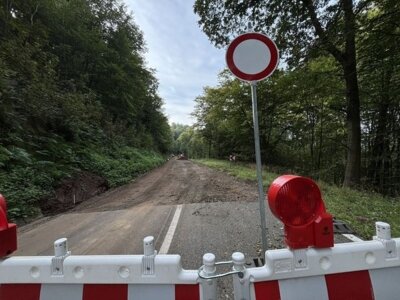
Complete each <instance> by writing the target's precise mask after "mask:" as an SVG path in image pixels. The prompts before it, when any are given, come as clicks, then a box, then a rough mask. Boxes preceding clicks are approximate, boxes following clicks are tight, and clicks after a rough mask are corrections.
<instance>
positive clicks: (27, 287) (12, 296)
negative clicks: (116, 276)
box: [0, 284, 200, 300]
mask: <svg viewBox="0 0 400 300" xmlns="http://www.w3.org/2000/svg"><path fill="white" fill-rule="evenodd" d="M0 299H2V300H3V299H5V300H55V299H57V300H103V299H104V300H110V299H112V300H137V299H165V300H167V299H168V300H170V299H171V300H172V299H174V300H200V289H199V285H198V284H193V285H187V284H182V285H180V284H178V285H170V284H164V285H160V284H157V285H152V284H2V285H0Z"/></svg>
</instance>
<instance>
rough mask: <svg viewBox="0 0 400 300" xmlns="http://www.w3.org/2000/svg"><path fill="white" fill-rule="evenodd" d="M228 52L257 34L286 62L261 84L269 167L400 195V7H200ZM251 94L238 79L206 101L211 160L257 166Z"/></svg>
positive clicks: (224, 76) (201, 104) (210, 91)
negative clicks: (239, 38) (246, 35)
mask: <svg viewBox="0 0 400 300" xmlns="http://www.w3.org/2000/svg"><path fill="white" fill-rule="evenodd" d="M194 11H195V13H197V14H198V15H199V17H200V20H199V25H200V28H201V29H202V30H203V31H204V32H205V33H206V34H207V36H208V37H209V39H210V40H211V41H212V42H213V43H214V44H215V45H216V46H219V47H222V46H226V45H227V44H228V43H229V42H230V41H231V40H232V39H233V37H235V36H236V35H238V34H241V33H243V32H247V31H248V30H254V31H258V32H263V33H266V34H268V35H270V36H271V37H272V38H273V39H274V40H275V41H276V42H277V44H278V48H279V49H280V51H281V54H282V60H283V61H284V63H283V64H282V66H281V70H280V71H277V72H275V73H274V74H273V76H272V77H270V78H268V80H266V81H263V82H261V83H259V85H258V95H259V98H258V101H259V104H258V108H259V115H260V135H261V148H262V152H263V161H264V162H265V163H268V164H274V165H277V166H280V167H283V168H282V170H285V172H287V171H288V168H290V169H292V170H293V171H294V172H298V173H302V174H304V175H309V176H313V177H315V178H321V179H325V180H327V181H329V182H335V183H336V184H343V185H344V186H363V187H366V188H371V189H374V190H377V191H379V192H381V193H384V194H390V195H398V194H399V192H400V155H399V153H400V97H399V95H400V93H399V89H400V52H399V50H398V49H400V48H399V46H400V23H399V20H400V3H399V2H398V1H394V0H381V1H369V0H368V1H367V0H364V1H363V0H360V1H352V0H338V1H324V0H318V1H311V0H301V1H277V0H268V1H223V0H216V1H208V0H196V2H195V5H194ZM249 90H250V88H249V86H248V85H247V84H244V83H242V82H240V81H238V80H237V79H234V78H233V77H232V76H231V75H230V74H229V73H228V72H226V71H225V72H223V73H221V75H220V84H219V85H218V86H216V87H207V88H205V89H204V93H203V94H202V95H200V96H199V97H198V98H197V100H196V102H197V106H196V110H195V113H194V115H195V116H196V118H197V123H196V128H197V130H198V131H199V132H200V133H201V136H202V138H203V139H204V143H205V145H206V146H207V147H206V149H207V150H206V152H205V153H204V155H207V154H208V155H210V156H216V157H220V158H226V157H227V156H229V154H230V153H232V152H234V153H236V154H237V155H238V157H239V158H242V159H243V160H252V159H254V154H253V153H254V151H253V146H252V145H253V137H252V115H251V98H250V91H249Z"/></svg>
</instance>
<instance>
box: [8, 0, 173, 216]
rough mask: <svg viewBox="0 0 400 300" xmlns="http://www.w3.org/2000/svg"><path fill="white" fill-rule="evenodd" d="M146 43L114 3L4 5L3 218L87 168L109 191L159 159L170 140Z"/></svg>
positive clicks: (34, 206)
mask: <svg viewBox="0 0 400 300" xmlns="http://www.w3.org/2000/svg"><path fill="white" fill-rule="evenodd" d="M145 50H146V49H145V46H144V39H143V36H142V33H141V31H140V29H139V28H138V26H137V25H136V24H135V23H134V20H133V17H132V15H131V14H130V13H128V12H127V10H126V8H125V6H124V5H123V4H122V3H121V2H120V1H117V0H96V1H86V0H83V1H74V0H72V1H53V0H43V1H36V0H15V1H1V2H0V193H1V194H3V195H4V196H5V197H6V198H7V199H8V208H9V210H8V211H9V216H10V217H11V218H12V219H14V220H16V219H26V218H30V217H34V216H36V215H37V214H39V213H40V209H39V205H38V203H39V201H40V200H41V199H44V198H46V197H48V196H49V194H50V195H51V194H53V193H54V189H55V188H56V187H57V186H58V185H59V183H60V182H61V181H62V180H63V179H65V178H70V177H73V176H75V175H76V174H77V173H79V172H82V171H85V172H91V173H94V174H96V175H100V176H102V177H103V178H105V179H106V180H107V185H108V186H109V187H114V186H117V185H120V184H124V183H126V182H129V181H130V180H131V179H132V178H135V177H136V176H138V175H139V174H142V173H143V172H146V171H147V170H149V169H151V168H154V167H155V166H157V165H159V164H160V163H161V162H162V161H163V157H162V156H163V155H164V154H165V153H166V152H167V151H168V149H169V147H170V142H171V140H172V138H171V134H170V128H169V125H168V122H167V118H166V116H165V115H164V114H163V112H162V104H163V101H162V99H161V98H160V97H159V95H158V94H157V87H158V82H157V80H156V78H155V77H154V74H153V71H152V70H150V69H148V68H147V67H146V65H145V60H144V53H145Z"/></svg>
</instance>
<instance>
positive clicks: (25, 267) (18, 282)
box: [0, 237, 216, 300]
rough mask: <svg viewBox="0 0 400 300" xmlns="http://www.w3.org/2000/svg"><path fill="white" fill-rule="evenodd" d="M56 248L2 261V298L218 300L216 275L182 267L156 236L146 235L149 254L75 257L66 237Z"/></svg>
mask: <svg viewBox="0 0 400 300" xmlns="http://www.w3.org/2000/svg"><path fill="white" fill-rule="evenodd" d="M54 248H55V256H32V257H22V256H21V257H10V258H5V259H3V260H0V299H1V300H55V299H57V300H102V299H107V300H110V299H112V300H155V299H157V300H213V299H216V287H215V283H214V282H213V281H212V280H203V279H200V278H199V276H198V271H197V270H184V269H182V266H181V257H180V256H179V255H157V253H156V252H155V251H154V238H153V237H147V238H145V239H144V252H145V255H98V256H93V255H90V256H72V255H70V252H69V251H68V248H67V240H66V239H60V240H57V241H56V242H55V244H54ZM212 263H213V262H212V261H211V264H212Z"/></svg>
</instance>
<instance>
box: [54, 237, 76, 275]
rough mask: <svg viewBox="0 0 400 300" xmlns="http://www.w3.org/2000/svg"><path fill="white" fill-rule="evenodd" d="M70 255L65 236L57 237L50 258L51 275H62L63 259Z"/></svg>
mask: <svg viewBox="0 0 400 300" xmlns="http://www.w3.org/2000/svg"><path fill="white" fill-rule="evenodd" d="M70 255H71V251H68V240H67V239H66V238H62V239H58V240H56V241H55V242H54V257H53V258H52V259H51V275H52V276H63V275H64V260H65V259H66V258H67V257H68V256H70Z"/></svg>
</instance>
